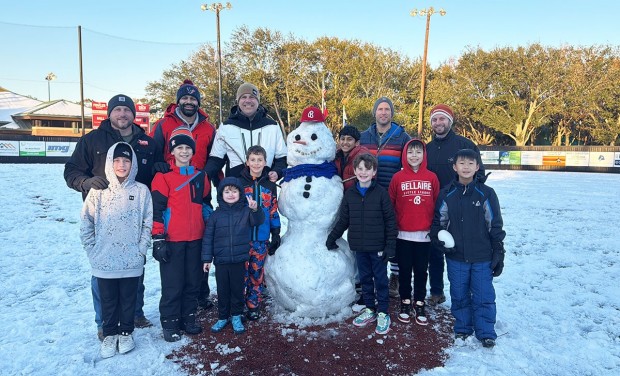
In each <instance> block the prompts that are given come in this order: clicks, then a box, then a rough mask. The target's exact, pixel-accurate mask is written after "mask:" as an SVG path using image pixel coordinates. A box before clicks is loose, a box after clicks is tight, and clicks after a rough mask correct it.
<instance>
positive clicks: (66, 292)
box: [0, 164, 620, 376]
mask: <svg viewBox="0 0 620 376" xmlns="http://www.w3.org/2000/svg"><path fill="white" fill-rule="evenodd" d="M62 172H63V166H62V165H6V164H0V174H1V175H2V179H1V180H0V192H1V195H2V200H1V204H0V224H1V227H0V286H1V288H2V290H1V292H0V374H1V375H31V374H32V375H117V374H124V375H137V374H142V375H176V374H182V372H181V371H180V369H179V367H178V366H177V365H176V364H174V363H173V362H171V361H169V360H167V359H166V358H165V356H166V355H167V354H170V353H171V351H172V350H174V349H177V348H179V347H181V346H182V345H183V344H185V343H187V342H186V341H188V340H187V339H184V340H183V341H181V342H180V343H175V344H168V343H166V342H164V340H163V338H162V337H161V334H160V328H159V324H158V322H159V314H158V302H159V272H158V268H157V262H156V261H155V260H153V259H152V258H151V257H149V260H148V263H147V267H146V269H147V270H146V296H145V302H146V303H145V306H144V310H145V313H146V316H147V317H148V318H149V319H151V320H152V321H153V322H154V323H156V325H155V327H152V328H148V329H137V330H136V331H135V332H134V337H135V340H136V349H135V350H134V351H132V352H130V353H129V354H126V355H122V356H119V355H117V356H115V357H113V358H110V359H106V360H98V351H99V341H98V340H97V337H96V325H95V322H94V314H93V308H92V300H91V295H90V272H89V265H88V261H87V259H86V255H85V254H84V251H83V250H82V247H81V245H80V240H79V236H78V233H79V224H78V218H79V211H80V208H81V204H82V200H81V196H80V194H79V193H77V192H74V191H72V190H70V189H69V188H67V186H66V185H65V182H64V180H63V178H62ZM488 183H489V185H491V186H492V187H494V188H495V190H496V191H497V193H498V196H499V200H500V203H501V207H502V214H503V217H504V223H505V230H506V232H507V237H506V242H505V247H506V250H507V255H506V267H505V269H504V273H503V274H502V276H501V277H499V278H497V279H496V280H495V288H496V290H497V310H498V323H497V326H496V329H497V332H498V334H499V335H500V337H499V338H498V340H497V346H496V347H495V348H494V349H491V350H488V349H483V348H482V347H481V346H480V344H479V343H478V342H477V341H475V340H473V339H471V338H470V339H468V341H466V342H465V343H464V344H461V346H458V347H452V348H450V349H448V350H447V351H448V353H449V359H448V361H447V363H446V365H445V367H443V368H437V369H434V370H430V371H426V372H424V373H423V374H424V375H575V376H577V375H579V376H581V375H617V374H618V369H620V291H619V290H618V283H619V282H618V281H620V245H619V241H620V230H619V228H618V225H619V221H618V219H619V218H620V214H619V213H620V175H619V174H585V173H560V172H518V171H494V172H493V174H492V175H491V176H490V178H489V180H488ZM212 286H214V283H213V284H212ZM221 345H226V344H221ZM208 369H210V365H205V370H208Z"/></svg>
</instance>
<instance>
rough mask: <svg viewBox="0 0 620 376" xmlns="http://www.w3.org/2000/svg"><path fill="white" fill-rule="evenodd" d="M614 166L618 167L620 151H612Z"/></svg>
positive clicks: (619, 164)
mask: <svg viewBox="0 0 620 376" xmlns="http://www.w3.org/2000/svg"><path fill="white" fill-rule="evenodd" d="M614 167H620V153H614Z"/></svg>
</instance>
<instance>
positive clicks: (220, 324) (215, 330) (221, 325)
mask: <svg viewBox="0 0 620 376" xmlns="http://www.w3.org/2000/svg"><path fill="white" fill-rule="evenodd" d="M228 322H229V321H228V319H223V320H217V322H216V323H215V324H213V326H212V327H211V332H212V333H219V332H221V331H222V330H223V329H224V328H225V327H226V325H228Z"/></svg>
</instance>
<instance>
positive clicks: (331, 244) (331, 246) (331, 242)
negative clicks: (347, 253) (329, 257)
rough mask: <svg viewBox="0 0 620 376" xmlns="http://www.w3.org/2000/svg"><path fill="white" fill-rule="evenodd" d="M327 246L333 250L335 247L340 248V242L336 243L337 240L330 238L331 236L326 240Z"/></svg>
mask: <svg viewBox="0 0 620 376" xmlns="http://www.w3.org/2000/svg"><path fill="white" fill-rule="evenodd" d="M325 246H326V247H327V249H328V250H330V251H333V250H335V249H338V244H336V242H335V241H333V240H330V239H329V238H327V241H326V242H325Z"/></svg>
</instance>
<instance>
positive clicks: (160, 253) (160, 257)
mask: <svg viewBox="0 0 620 376" xmlns="http://www.w3.org/2000/svg"><path fill="white" fill-rule="evenodd" d="M168 256H169V255H168V244H167V242H166V239H165V237H164V236H162V235H156V236H154V237H153V258H154V259H155V260H157V261H159V262H161V263H164V264H165V263H167V262H168V258H169V257H168Z"/></svg>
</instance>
